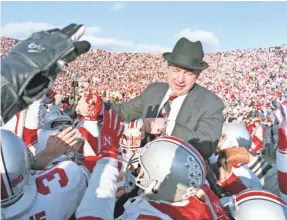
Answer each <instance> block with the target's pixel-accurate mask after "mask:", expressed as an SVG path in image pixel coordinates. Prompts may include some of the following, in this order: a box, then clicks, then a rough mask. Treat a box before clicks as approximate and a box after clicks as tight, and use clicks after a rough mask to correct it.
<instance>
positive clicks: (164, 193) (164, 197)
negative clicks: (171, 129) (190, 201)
mask: <svg viewBox="0 0 287 220" xmlns="http://www.w3.org/2000/svg"><path fill="white" fill-rule="evenodd" d="M205 176H206V167H205V162H204V160H203V158H202V156H201V155H200V154H199V152H198V151H197V150H196V149H195V148H194V147H193V146H192V145H191V144H189V143H187V142H184V141H183V140H181V139H179V138H176V137H171V136H165V137H160V138H158V139H156V140H154V141H151V142H149V143H148V144H146V145H145V147H144V148H143V150H142V151H141V152H140V154H134V155H133V156H132V158H131V159H130V161H129V162H128V165H127V170H126V184H125V189H126V191H127V192H130V191H131V190H133V189H134V188H135V186H138V187H139V188H140V189H142V190H144V192H143V195H144V196H145V197H146V198H147V199H148V200H153V201H165V202H168V203H174V202H178V201H181V200H184V199H187V198H189V197H190V196H192V195H194V194H195V193H196V192H197V190H198V189H200V187H201V186H202V185H203V183H204V180H205Z"/></svg>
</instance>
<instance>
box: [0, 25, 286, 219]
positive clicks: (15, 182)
mask: <svg viewBox="0 0 287 220" xmlns="http://www.w3.org/2000/svg"><path fill="white" fill-rule="evenodd" d="M64 29H65V30H64ZM64 29H62V30H61V34H60V36H62V35H63V33H66V35H65V36H69V37H71V36H73V34H72V33H73V32H69V31H68V30H74V31H76V33H79V32H82V31H81V30H82V29H83V25H76V24H70V25H68V26H67V27H66V28H64ZM58 32H60V31H59V30H58ZM67 33H70V34H67ZM82 33H83V32H82ZM58 34H59V33H58ZM56 35H57V31H55V32H53V33H52V34H50V33H49V35H45V37H46V39H50V40H46V41H45V42H44V43H42V42H41V41H40V43H39V42H36V41H35V39H32V40H33V41H32V43H31V41H24V42H23V43H21V45H22V47H17V48H15V49H14V53H10V55H9V56H8V57H6V58H5V56H7V54H8V53H9V51H10V50H11V48H12V47H14V46H15V45H17V44H18V43H20V42H21V41H18V40H15V39H12V38H4V37H1V58H3V57H4V59H3V60H2V61H3V62H2V63H4V64H5V62H6V64H7V63H8V62H7V60H8V61H9V59H10V60H12V58H14V60H17V58H19V57H21V58H23V57H24V59H23V60H24V61H27V60H28V61H31V62H27V63H28V64H27V63H26V65H27V66H30V67H31V66H32V67H33V65H34V66H35V65H37V63H36V64H35V61H34V60H33V59H35V57H36V56H34V54H35V53H36V52H37V53H39V56H38V57H40V55H42V56H41V57H40V58H41V59H42V58H43V57H45V55H47V54H48V49H49V47H48V46H47V45H49V44H46V43H47V42H51V38H50V37H51V36H52V38H53V37H55V36H56ZM70 35H71V36H70ZM34 36H36V38H37V39H39V37H38V35H34ZM45 37H43V38H41V39H44V38H45ZM65 40H67V39H66V38H65ZM68 40H69V42H70V39H69V38H68ZM27 42H28V43H27ZM35 42H36V43H35ZM25 43H26V45H25ZM78 43H79V42H78ZM23 45H25V46H23ZM31 45H32V46H35V45H36V46H37V47H36V50H29V49H31V48H30V47H31ZM42 45H44V47H43V46H42ZM53 45H54V44H53ZM73 45H74V46H73V50H75V51H76V50H77V47H76V46H75V45H76V44H73ZM179 45H181V46H179ZM182 45H184V46H182ZM196 45H197V46H198V45H200V47H201V43H200V42H190V41H188V40H187V39H186V38H182V39H180V40H179V41H178V42H177V44H176V45H175V48H176V47H178V46H179V47H180V48H181V50H182V51H184V50H187V49H186V48H189V51H190V52H191V51H192V54H196V53H197V52H198V51H197V50H196ZM27 47H28V48H29V49H28V50H27V49H26V48H27ZM19 48H24V49H23V50H18V53H17V49H19ZM54 48H58V47H57V46H55V45H54ZM89 48H90V47H89ZM192 48H195V49H192ZM19 51H20V52H19ZM43 51H44V53H42V54H40V53H41V52H43ZM51 51H52V54H53V53H54V52H55V50H51ZM51 51H50V52H51ZM77 51H78V50H77ZM86 51H88V50H86ZM174 51H176V49H174V50H173V52H172V53H174V54H172V55H171V53H165V54H163V55H161V54H148V53H127V52H108V51H105V50H101V49H96V50H90V51H89V52H87V53H85V54H83V55H81V56H80V58H78V59H76V60H74V61H73V62H72V63H70V64H69V65H66V66H65V67H64V69H63V73H61V74H59V75H58V76H57V79H56V82H55V84H54V87H53V89H52V90H49V91H48V92H47V93H46V91H45V93H44V95H43V96H42V95H41V97H40V95H39V98H36V99H35V101H33V102H32V103H31V104H30V105H29V106H28V107H27V108H25V109H24V110H22V111H19V112H18V113H17V114H16V115H13V117H12V118H11V119H10V120H9V121H8V122H7V123H6V122H5V124H3V126H2V127H1V129H0V131H1V164H2V165H1V167H2V168H1V208H2V210H1V216H2V217H4V218H5V219H24V218H25V217H29V219H40V218H42V217H43V218H45V219H77V220H99V219H168V220H169V219H175V220H177V219H194V220H196V219H198V220H202V219H207V220H213V219H220V220H230V219H232V220H233V219H238V220H243V219H244V220H250V219H262V220H265V219H274V220H283V219H286V216H287V202H286V201H287V188H286V184H285V183H286V179H287V166H286V161H287V127H286V126H287V79H286V75H287V65H286V64H287V60H286V57H287V56H286V55H287V46H286V45H283V46H278V47H270V48H264V49H262V48H259V49H252V50H236V51H226V52H214V53H206V54H205V58H204V61H206V62H207V63H208V64H209V68H208V69H206V68H207V67H208V64H207V63H205V62H203V61H202V57H203V56H202V55H203V51H202V49H201V52H200V50H199V52H200V53H198V56H194V57H193V55H192V54H189V56H187V57H189V58H190V59H192V62H191V61H190V60H189V59H183V60H185V61H186V62H182V63H180V62H179V61H178V59H176V58H175V57H176V55H177V56H178V55H179V56H180V55H181V53H179V54H176V52H174ZM26 52H27V54H28V56H27V57H32V60H30V59H29V58H28V59H27V57H25V56H24V54H25V53H26ZM31 54H33V55H32V56H30V55H31ZM43 54H44V55H43ZM71 54H72V53H71V50H68V53H66V54H65V55H64V56H63V53H61V54H60V56H59V57H58V60H56V61H57V62H56V65H52V68H54V69H52V70H58V69H61V68H62V67H63V66H64V65H62V63H64V61H63V60H65V58H67V57H69V55H71ZM12 55H14V57H13V56H12ZM53 55H54V54H53ZM169 55H171V56H169ZM11 57H12V58H11ZM15 57H16V58H15ZM168 57H169V58H171V57H173V60H170V59H168ZM182 57H185V58H186V56H181V58H182ZM198 57H199V58H200V59H201V61H200V60H199V59H198ZM59 59H60V60H59ZM69 59H70V58H69ZM69 59H68V58H67V59H66V60H65V61H67V62H69ZM71 60H73V59H71ZM71 60H70V61H71ZM59 61H61V62H59ZM166 61H167V62H166ZM172 61H173V62H172ZM197 61H200V62H197ZM12 63H13V62H12ZM53 64H54V63H53ZM167 64H168V65H169V66H168V68H167ZM179 64H180V65H179ZM3 66H4V67H5V65H3ZM8 66H9V63H8ZM10 66H15V67H16V66H17V67H18V65H17V62H16V65H11V64H10ZM55 66H56V67H60V68H55ZM21 67H23V68H24V66H21ZM205 69H206V70H205ZM201 70H204V72H203V73H202V74H201ZM18 71H19V68H18ZM167 71H168V72H167ZM19 72H20V73H21V72H24V73H26V72H25V71H24V70H23V69H20V71H19ZM49 72H52V71H50V69H48V70H47V69H41V70H40V71H38V72H37V74H38V75H37V76H39V75H41V74H42V76H44V77H46V78H48V77H49V75H48V74H47V73H49ZM3 73H5V74H6V76H10V75H13V74H10V73H11V72H5V71H3ZM7 73H8V74H7ZM39 73H40V74H39ZM45 74H46V75H45ZM199 74H200V75H199ZM3 75H4V74H3ZM17 76H22V75H17ZM198 76H199V79H198V80H197V77H198ZM166 77H167V78H166ZM13 79H15V77H14V78H13ZM30 79H31V78H29V80H30ZM38 79H39V78H37V80H38ZM180 80H182V81H184V80H186V81H188V82H187V85H185V84H184V83H183V84H181V83H179V82H180ZM196 80H197V82H198V84H200V85H202V86H204V87H206V88H208V89H209V90H211V91H212V92H214V93H215V94H217V95H218V96H219V97H221V98H222V100H223V102H222V101H221V100H220V99H219V98H218V97H216V96H215V95H214V94H212V93H210V92H209V91H208V90H206V89H204V88H202V87H200V86H198V85H194V84H193V82H194V83H195V82H196ZM14 81H15V80H14ZM31 81H32V80H30V82H31ZM38 81H39V80H38ZM166 81H168V84H160V83H157V84H153V83H154V82H166ZM30 82H29V84H31V83H30ZM171 82H172V83H171ZM178 83H179V84H180V85H179V86H178V85H176V87H173V86H174V85H175V84H178ZM150 84H152V85H150ZM169 84H171V85H169ZM35 85H37V86H38V87H39V85H38V84H37V83H35ZM149 85H150V86H149ZM164 85H168V86H169V90H167V92H166V91H165V92H166V97H165V98H164V99H166V100H165V101H164V102H163V103H162V105H163V106H162V107H161V108H159V109H161V110H159V112H158V114H155V113H156V111H155V110H154V108H156V107H153V106H152V105H151V102H152V101H154V100H153V99H155V96H153V94H156V95H158V96H159V97H160V95H161V94H160V93H159V92H160V91H161V88H163V87H161V86H164ZM16 86H17V85H16V83H14V84H13V87H16ZM177 86H178V87H180V88H181V89H182V90H184V91H187V92H188V93H189V94H187V93H180V91H181V89H179V93H176V91H178V90H177V89H178V88H177ZM189 86H190V87H189ZM160 87H161V88H160ZM186 87H187V89H185V88H186ZM155 88H158V90H155ZM143 90H144V92H143ZM170 90H172V93H171V94H170V95H169V92H170ZM173 90H174V91H175V92H174V91H173ZM4 91H5V90H4ZM207 91H208V92H207ZM142 92H143V93H142ZM196 92H197V93H198V94H200V95H201V96H199V95H198V94H197V93H196ZM204 92H205V95H202V94H204ZM14 93H15V92H14ZM18 93H20V92H18ZM23 93H24V94H26V93H28V92H27V90H25V92H23ZM33 94H34V93H33ZM211 94H212V95H211ZM139 95H140V96H139ZM6 96H7V97H8V98H10V97H9V96H8V95H6ZM6 96H5V93H4V96H2V102H1V104H3V103H6V102H4V101H3V97H5V98H6ZM134 97H137V98H136V99H133V98H134ZM146 97H148V98H149V99H146ZM183 97H184V98H186V101H189V102H190V103H191V104H192V105H184V103H183V101H184V99H182V98H183ZM198 97H199V99H205V101H206V102H205V103H203V102H197V100H198ZM209 97H212V99H209ZM8 98H7V99H6V100H7V102H8V101H9V99H8ZM131 99H133V100H132V101H131V102H129V103H124V104H123V105H121V106H120V105H112V104H111V103H122V102H126V101H129V100H131ZM104 102H105V103H104ZM107 102H109V103H107ZM180 102H181V103H180ZM190 103H189V104H190ZM211 103H212V104H211ZM145 105H146V106H145ZM179 105H180V106H181V108H180V109H178V106H179ZM145 107H146V110H147V113H145V112H144V109H145ZM129 108H130V109H132V108H133V109H134V110H133V112H135V113H133V112H132V111H130V113H129V114H130V116H129V115H128V110H129ZM191 108H192V109H191ZM223 108H224V111H223V113H224V121H225V122H224V124H223V127H222V129H221V126H222V123H223V117H222V116H223V115H222V110H223ZM150 109H152V110H151V111H153V115H154V116H150V115H149V114H148V113H149V111H150ZM182 109H185V111H186V112H187V113H188V114H183V113H184V112H183V111H182ZM140 111H142V112H140ZM175 111H178V112H177V113H179V112H180V113H181V117H185V118H191V119H192V120H193V119H194V118H195V117H197V116H194V115H193V113H194V114H198V118H199V120H197V121H196V120H193V121H191V122H190V124H191V125H190V126H188V125H187V123H184V122H182V124H180V122H179V119H178V118H180V117H175V116H176V115H175ZM213 111H214V113H213ZM138 112H140V113H141V114H138V116H137V113H138ZM169 113H170V114H169ZM190 113H191V114H190ZM211 113H212V114H211ZM217 113H220V115H219V116H218V117H217ZM117 114H118V115H117ZM133 114H134V115H135V116H133ZM190 115H193V116H190ZM166 116H167V117H166ZM160 121H161V122H163V121H164V123H159V122H160ZM171 121H172V122H173V124H171ZM214 121H215V122H214ZM216 122H220V123H219V124H217V123H216ZM171 125H173V126H174V127H173V129H174V130H175V128H176V129H178V131H179V133H176V132H170V131H169V129H170V128H171V127H170V126H171ZM157 126H159V127H157ZM176 126H177V127H176ZM192 126H193V127H194V129H195V130H193V127H192ZM208 126H209V127H211V130H216V132H215V131H214V132H215V133H216V136H217V137H216V139H215V140H213V138H212V134H213V133H214V132H208ZM219 126H220V127H219ZM163 127H164V129H163ZM195 127H196V128H195ZM176 134H177V135H179V134H181V136H177V135H176ZM182 134H184V135H182ZM190 135H191V136H190ZM200 135H201V136H203V138H201V137H200ZM185 136H190V137H185ZM205 138H207V139H205ZM197 142H200V143H197ZM212 144H214V145H215V147H214V148H213V147H211V146H212ZM208 147H209V148H212V149H211V150H210V153H209V152H207V150H208ZM266 154H267V155H268V156H269V158H270V156H271V157H273V158H274V159H275V160H273V161H270V160H269V159H268V160H267V159H266V158H268V157H266V156H265V155H266ZM67 198H69V199H67ZM51 201H53V205H51Z"/></svg>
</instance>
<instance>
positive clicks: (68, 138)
mask: <svg viewBox="0 0 287 220" xmlns="http://www.w3.org/2000/svg"><path fill="white" fill-rule="evenodd" d="M78 137H79V133H78V130H77V129H73V127H68V128H66V129H65V130H63V131H59V132H57V133H55V134H52V135H50V137H49V138H48V141H47V146H46V149H45V152H46V154H47V155H49V156H50V157H54V158H56V157H59V156H61V155H62V154H63V153H64V152H65V151H66V150H73V151H75V150H77V149H76V148H77V147H78V145H77V139H78Z"/></svg>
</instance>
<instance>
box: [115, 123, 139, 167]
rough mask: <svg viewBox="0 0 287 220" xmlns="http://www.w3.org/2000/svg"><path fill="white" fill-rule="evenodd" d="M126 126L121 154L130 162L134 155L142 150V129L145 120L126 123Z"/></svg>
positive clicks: (121, 143)
mask: <svg viewBox="0 0 287 220" xmlns="http://www.w3.org/2000/svg"><path fill="white" fill-rule="evenodd" d="M124 126H125V127H124V133H123V136H122V138H121V140H120V152H121V155H122V159H123V160H124V161H126V162H128V161H129V160H130V158H131V157H132V156H133V155H134V154H138V153H139V152H140V150H141V149H142V147H141V132H140V129H141V127H142V126H143V119H137V120H134V121H131V122H129V123H127V122H126V123H125V124H124Z"/></svg>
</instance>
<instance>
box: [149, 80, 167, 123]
mask: <svg viewBox="0 0 287 220" xmlns="http://www.w3.org/2000/svg"><path fill="white" fill-rule="evenodd" d="M168 88H169V87H168V84H162V85H161V86H159V87H158V89H157V91H155V92H154V94H153V97H150V98H151V99H149V100H148V102H149V103H150V105H149V106H148V109H147V110H146V116H145V117H146V118H155V117H156V115H157V112H158V110H159V107H160V104H161V102H162V100H163V98H164V96H165V94H166V92H167V90H168Z"/></svg>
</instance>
